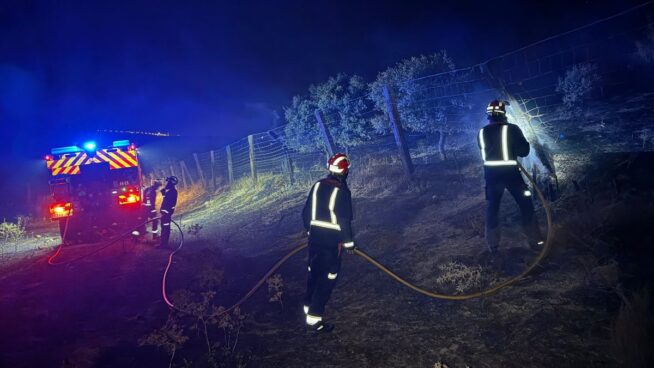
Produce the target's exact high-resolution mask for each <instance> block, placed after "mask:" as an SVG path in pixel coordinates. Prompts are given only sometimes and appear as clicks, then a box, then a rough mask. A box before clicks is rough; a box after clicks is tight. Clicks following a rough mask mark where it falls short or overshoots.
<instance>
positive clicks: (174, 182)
mask: <svg viewBox="0 0 654 368" xmlns="http://www.w3.org/2000/svg"><path fill="white" fill-rule="evenodd" d="M178 182H179V179H177V177H176V176H169V177H167V178H166V183H168V184H170V185H177V183H178Z"/></svg>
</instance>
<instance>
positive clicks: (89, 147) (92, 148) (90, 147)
mask: <svg viewBox="0 0 654 368" xmlns="http://www.w3.org/2000/svg"><path fill="white" fill-rule="evenodd" d="M95 148H96V144H95V142H93V141H89V142H86V143H84V149H85V150H87V151H95Z"/></svg>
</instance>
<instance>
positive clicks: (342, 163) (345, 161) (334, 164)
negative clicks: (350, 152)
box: [327, 153, 350, 175]
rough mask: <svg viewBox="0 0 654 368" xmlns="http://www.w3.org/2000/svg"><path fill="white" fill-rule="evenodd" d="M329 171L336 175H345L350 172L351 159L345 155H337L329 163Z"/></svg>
mask: <svg viewBox="0 0 654 368" xmlns="http://www.w3.org/2000/svg"><path fill="white" fill-rule="evenodd" d="M327 169H328V170H329V172H330V173H332V174H336V175H345V174H347V173H348V171H349V170H350V159H349V158H347V156H346V155H345V154H344V153H337V154H335V155H334V156H332V157H330V158H329V161H327Z"/></svg>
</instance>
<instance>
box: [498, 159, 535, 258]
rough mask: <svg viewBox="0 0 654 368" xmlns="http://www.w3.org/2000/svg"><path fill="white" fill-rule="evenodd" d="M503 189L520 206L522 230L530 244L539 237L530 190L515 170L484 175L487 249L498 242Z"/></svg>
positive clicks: (533, 243)
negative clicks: (502, 173) (500, 173)
mask: <svg viewBox="0 0 654 368" xmlns="http://www.w3.org/2000/svg"><path fill="white" fill-rule="evenodd" d="M504 189H506V190H508V191H509V193H510V194H511V196H512V197H513V199H514V200H515V202H516V204H517V205H518V207H519V208H520V213H521V217H522V230H523V232H524V234H525V235H526V236H527V239H528V241H529V244H530V245H535V244H536V243H537V242H538V241H540V240H541V239H540V238H541V235H540V229H539V227H538V222H537V220H536V217H535V216H534V204H533V202H532V198H531V197H532V195H531V191H529V188H528V187H527V185H526V184H525V182H524V181H523V179H522V176H521V175H520V172H518V171H517V170H516V171H515V172H511V173H509V174H504V175H497V176H490V177H489V176H487V177H486V245H487V247H488V249H489V250H491V251H493V250H496V249H497V247H498V246H499V243H500V238H501V232H500V228H499V211H500V203H501V201H502V195H503V194H504Z"/></svg>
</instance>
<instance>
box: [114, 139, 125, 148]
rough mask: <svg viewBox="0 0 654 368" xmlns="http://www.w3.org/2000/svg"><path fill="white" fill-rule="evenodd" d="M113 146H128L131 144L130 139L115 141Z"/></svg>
mask: <svg viewBox="0 0 654 368" xmlns="http://www.w3.org/2000/svg"><path fill="white" fill-rule="evenodd" d="M113 146H114V147H127V146H129V141H128V140H127V139H124V140H122V141H114V144H113Z"/></svg>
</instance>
